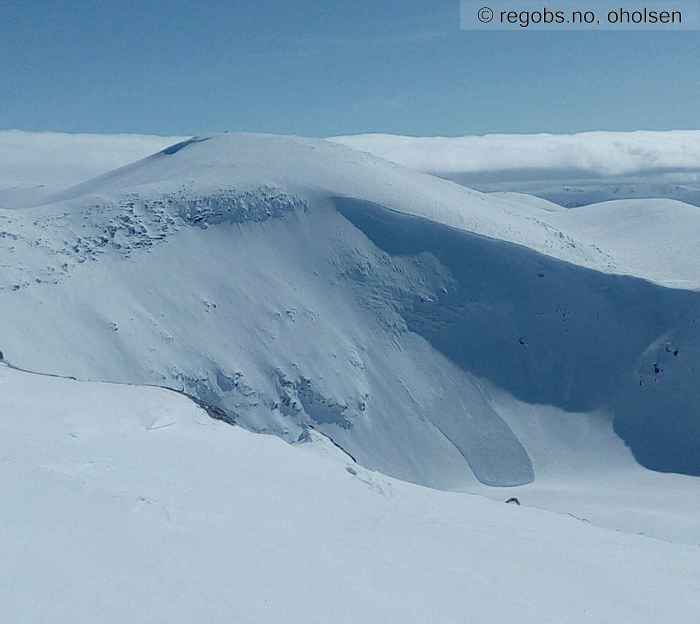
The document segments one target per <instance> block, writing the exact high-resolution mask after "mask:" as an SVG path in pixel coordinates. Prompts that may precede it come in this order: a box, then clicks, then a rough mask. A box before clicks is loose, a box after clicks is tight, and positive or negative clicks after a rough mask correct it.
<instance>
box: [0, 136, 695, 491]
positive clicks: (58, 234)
mask: <svg viewBox="0 0 700 624" xmlns="http://www.w3.org/2000/svg"><path fill="white" fill-rule="evenodd" d="M601 210H602V209H601ZM689 210H690V209H686V207H682V208H679V209H678V211H677V218H678V222H677V225H678V228H677V235H678V237H679V239H682V238H683V236H690V234H689V233H688V232H691V233H692V229H689V224H691V223H695V222H696V221H694V219H696V217H695V213H691V212H690V211H689ZM561 212H562V211H559V210H556V209H555V208H553V207H552V206H551V205H550V204H546V203H543V202H535V201H528V202H518V201H517V197H516V198H514V197H513V196H510V195H506V196H488V195H483V194H481V193H478V192H475V191H470V190H468V189H465V188H463V187H460V186H458V185H456V184H453V183H451V182H447V181H445V180H441V179H438V178H435V177H432V176H429V175H425V174H420V173H416V172H413V171H409V170H407V169H403V168H401V167H399V166H397V165H393V164H391V163H388V162H386V161H382V160H379V159H377V158H375V157H372V156H370V155H369V154H365V153H361V152H357V151H354V150H352V149H350V148H347V147H344V146H341V145H337V144H333V143H330V142H326V141H318V140H306V139H301V138H294V137H276V136H260V135H226V136H217V137H212V138H209V139H198V140H194V141H186V142H184V143H182V144H179V145H178V146H176V147H173V148H168V149H166V150H164V151H163V152H160V153H158V154H155V155H153V156H151V157H149V158H146V159H145V160H142V161H139V162H137V163H135V164H132V165H129V166H127V167H124V168H122V169H118V170H115V171H113V172H111V173H109V174H106V175H104V176H101V177H99V178H96V179H94V180H92V181H89V182H87V183H84V184H81V185H79V186H77V187H73V188H72V189H69V190H67V191H64V192H62V193H61V194H60V195H56V196H54V197H53V199H52V203H49V204H46V205H44V206H41V207H36V208H27V209H24V210H22V211H2V212H0V263H1V269H0V299H1V305H0V320H2V326H3V331H2V334H1V335H0V348H1V349H2V350H3V351H4V353H5V356H6V358H8V360H9V361H11V362H12V363H13V364H15V365H18V366H23V367H26V368H30V369H34V370H41V371H45V372H54V373H60V374H63V375H73V376H77V377H80V378H84V379H102V380H112V381H121V382H132V383H150V384H158V385H165V386H170V387H175V388H180V389H184V390H185V391H186V392H188V393H190V394H192V395H194V396H196V397H198V398H199V399H201V400H202V401H205V402H207V403H210V404H212V405H216V406H218V407H220V408H221V409H223V410H225V412H226V414H227V418H228V419H229V420H231V421H236V422H239V423H240V424H242V425H244V426H246V427H248V428H250V429H252V430H254V431H265V432H271V433H275V434H277V435H280V436H282V437H284V438H285V439H287V440H290V441H294V440H297V439H305V438H306V437H308V436H309V431H310V430H313V429H315V430H318V431H320V432H322V433H323V434H324V435H326V436H327V437H329V438H330V439H332V440H333V441H334V442H335V443H336V444H338V445H339V446H340V447H342V448H343V449H344V450H345V451H346V452H347V453H348V454H350V455H352V456H353V457H355V458H356V459H357V460H358V461H359V462H360V463H361V464H363V465H365V466H368V467H370V468H373V469H377V470H381V471H383V472H385V473H387V474H390V475H393V476H397V477H401V478H404V479H407V480H410V481H415V482H418V483H422V484H427V485H433V486H439V487H444V488H465V487H471V486H474V485H475V483H476V482H475V480H474V477H476V479H477V480H478V481H480V482H482V483H484V484H488V485H522V484H525V483H528V482H531V481H532V480H533V479H535V478H538V477H544V476H547V475H548V474H550V473H551V471H553V470H554V471H556V470H558V468H556V466H559V465H560V464H561V461H563V452H559V451H557V448H559V442H560V440H561V439H562V438H565V437H566V436H567V435H569V434H567V433H566V431H564V430H563V429H557V428H556V427H554V428H543V429H542V430H541V431H540V432H539V434H536V435H535V434H533V432H532V431H531V430H528V435H527V436H526V437H527V440H525V437H524V436H523V434H522V433H520V434H519V433H517V431H518V426H519V418H520V416H519V414H520V413H521V410H520V408H518V407H517V406H518V405H527V406H533V409H535V410H537V409H538V408H537V406H541V409H543V410H544V409H552V410H554V411H555V413H559V414H561V415H562V422H566V423H572V421H571V419H568V418H566V417H565V416H566V415H567V414H573V413H575V414H577V415H578V418H580V419H581V420H582V421H587V420H589V419H593V420H594V421H595V423H596V427H597V429H596V430H597V431H599V433H600V435H601V436H602V437H603V438H604V439H605V440H609V441H610V444H608V445H604V447H601V448H599V449H586V451H587V453H588V455H587V457H588V460H587V463H586V466H589V467H592V466H600V465H610V466H613V465H617V464H616V463H615V462H616V461H617V460H615V461H614V460H613V458H611V457H610V454H609V453H608V452H607V451H608V450H610V449H613V448H614V449H615V452H616V453H617V454H618V455H619V456H620V458H619V461H621V462H623V463H624V464H625V466H633V465H634V464H633V462H632V460H631V458H630V457H629V456H628V455H627V453H626V451H625V450H624V448H622V447H621V446H619V445H618V446H615V444H614V442H615V440H616V438H615V433H614V432H617V434H618V435H620V436H622V438H623V439H624V441H625V442H626V443H627V444H628V445H629V446H630V448H631V450H632V452H633V453H634V455H635V456H636V458H637V459H638V460H639V461H640V462H642V463H643V464H644V465H646V466H648V467H651V468H655V469H659V470H663V471H680V472H685V473H688V474H700V454H699V453H698V443H699V440H700V423H699V422H698V419H697V412H698V406H700V394H699V391H698V390H697V384H696V383H695V374H696V373H695V371H696V370H697V366H698V364H699V363H700V358H699V355H698V354H699V352H700V350H699V347H700V344H699V343H700V341H699V340H698V326H697V324H696V323H697V319H698V318H700V295H698V293H696V292H695V291H693V290H690V289H689V288H690V287H693V288H694V287H695V286H696V285H697V279H698V277H697V276H698V273H697V272H696V271H695V269H696V268H697V263H698V259H697V257H695V256H692V257H691V256H690V255H689V257H680V255H679V257H678V258H677V262H676V259H674V262H676V264H674V265H673V266H672V267H671V268H668V270H667V268H665V267H659V266H657V264H658V263H655V262H653V261H652V262H646V261H645V260H644V258H643V256H642V255H640V254H638V253H636V252H635V250H634V249H632V248H631V247H629V245H627V246H626V245H623V244H622V243H621V242H620V238H621V237H619V236H617V237H616V235H615V234H614V233H612V234H610V235H609V236H608V237H606V238H605V239H604V240H603V241H602V242H601V243H600V244H599V243H598V240H597V238H596V236H597V234H596V235H595V236H594V235H593V234H591V232H595V219H594V215H592V214H591V215H589V216H588V217H587V218H582V219H581V223H582V224H583V225H581V223H579V222H578V221H576V216H575V215H573V214H572V215H568V214H567V215H566V218H565V217H564V216H562V215H560V213H561ZM581 214H582V215H583V217H586V215H585V213H581ZM674 214H675V213H674ZM669 228H671V229H673V226H669ZM641 231H644V232H646V233H647V234H649V236H652V235H653V233H654V231H655V230H654V229H653V228H647V229H644V228H641V229H640V232H641ZM674 231H676V230H674ZM645 236H646V234H645ZM684 240H685V239H684ZM647 242H648V241H647V240H646V239H644V237H642V236H640V237H639V238H638V241H637V244H638V245H639V246H641V247H643V246H645V245H646V244H647ZM603 243H604V244H605V245H604V244H603ZM683 245H684V246H683V249H685V250H688V249H691V242H690V241H689V239H688V240H685V242H683ZM618 247H619V248H620V253H619V254H618V252H617V250H618ZM667 257H668V256H667ZM679 277H680V278H682V280H684V281H683V282H682V284H683V286H684V287H688V288H682V289H681V288H670V287H669V285H671V284H669V283H667V280H668V279H671V278H673V279H672V281H673V280H675V279H677V278H679ZM640 278H647V279H654V280H656V283H653V282H651V281H645V280H644V279H640ZM522 413H529V412H528V411H527V410H522ZM571 427H574V424H571ZM564 429H566V427H564ZM571 430H572V429H569V433H570V431H571ZM580 444H584V442H583V441H582V442H581V443H580ZM579 447H580V445H579ZM562 448H564V447H562ZM579 450H581V449H580V448H579ZM558 452H559V453H560V456H559V459H560V460H561V461H557V462H554V461H544V460H543V458H544V457H549V458H550V460H551V455H552V454H556V453H558Z"/></svg>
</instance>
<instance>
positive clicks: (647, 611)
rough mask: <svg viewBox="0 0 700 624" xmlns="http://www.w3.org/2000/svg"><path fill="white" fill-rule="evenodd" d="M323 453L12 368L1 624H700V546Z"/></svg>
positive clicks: (125, 393)
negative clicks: (422, 482) (439, 487)
mask: <svg viewBox="0 0 700 624" xmlns="http://www.w3.org/2000/svg"><path fill="white" fill-rule="evenodd" d="M313 435H314V436H315V435H316V434H313ZM323 451H324V447H323V446H319V445H317V444H315V445H303V446H301V447H297V448H292V447H290V446H288V445H286V444H284V443H283V442H281V441H280V440H278V439H276V438H274V437H272V436H259V435H254V434H251V433H249V432H246V431H243V430H242V429H241V428H239V427H231V426H229V425H227V424H225V423H222V422H219V421H216V420H212V419H211V418H209V417H208V416H207V414H206V413H205V412H204V411H203V410H200V409H198V408H197V407H195V406H194V405H193V404H192V403H191V402H190V401H189V400H188V399H186V398H185V397H182V396H178V395H176V394H174V393H171V392H166V391H164V390H161V389H156V388H139V387H125V386H114V385H109V384H95V383H85V382H75V381H67V380H62V379H49V378H46V377H39V376H36V375H29V374H26V373H21V372H18V371H13V370H10V369H9V368H7V367H6V366H2V365H0V467H1V469H0V490H1V491H2V510H3V511H2V514H1V516H0V567H1V568H2V570H3V582H2V583H0V619H1V620H2V621H3V622H12V623H13V624H30V623H31V624H36V623H37V622H62V623H63V622H66V623H67V622H70V623H71V624H93V623H94V622H100V623H103V624H123V623H124V622H129V623H130V624H142V623H143V624H146V623H149V624H150V623H152V622H168V623H169V624H179V623H183V624H184V623H186V624H191V623H192V622H207V623H208V624H217V623H227V624H228V623H231V622H236V623H244V622H246V623H247V622H250V623H256V624H266V623H275V624H276V623H279V622H288V623H290V624H296V623H304V624H306V623H318V624H325V623H328V622H334V623H338V624H342V623H347V624H355V623H356V622H363V623H368V624H374V623H377V624H378V623H380V622H405V623H412V622H415V623H418V624H425V623H426V622H433V623H435V624H452V623H456V622H465V621H468V622H511V621H513V622H522V623H525V624H527V623H531V622H532V623H536V624H541V623H542V622H569V623H571V624H579V623H580V624H584V623H585V624H594V623H596V624H597V623H599V624H604V623H605V624H607V623H609V622H634V623H635V624H645V623H648V624H656V623H658V622H665V621H670V622H690V621H693V618H694V617H695V615H696V614H697V613H698V611H700V592H698V587H700V558H699V557H698V552H699V551H698V547H697V546H686V545H681V544H673V543H668V542H664V541H661V540H652V539H649V538H645V537H640V536H637V535H629V534H624V533H620V532H616V531H611V530H605V529H600V528H596V527H593V526H591V525H589V524H586V523H583V522H580V521H578V520H576V519H574V518H571V517H568V516H559V515H555V514H551V513H547V512H543V511H538V510H535V509H527V508H525V507H516V506H513V505H505V504H503V503H502V502H499V503H494V502H491V501H487V500H485V499H483V498H480V497H477V496H468V495H464V494H454V493H446V492H438V491H435V490H430V489H427V488H421V487H416V486H414V485H410V484H407V483H404V482H401V481H396V480H393V479H390V478H387V477H384V476H383V475H380V474H378V473H374V472H371V471H368V470H366V469H363V468H361V467H359V466H357V465H356V464H354V463H353V462H352V461H351V460H349V459H347V458H344V456H343V455H342V454H341V453H339V452H337V451H335V449H334V448H333V447H332V446H330V445H328V446H327V447H325V452H323Z"/></svg>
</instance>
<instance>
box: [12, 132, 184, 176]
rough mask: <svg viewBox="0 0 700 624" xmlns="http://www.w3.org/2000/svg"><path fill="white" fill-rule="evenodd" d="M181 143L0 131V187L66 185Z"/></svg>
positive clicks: (143, 137)
mask: <svg viewBox="0 0 700 624" xmlns="http://www.w3.org/2000/svg"><path fill="white" fill-rule="evenodd" d="M180 140H182V138H181V137H163V136H153V135H140V134H65V133H60V132H22V131H20V130H2V131H0V188H3V187H5V188H7V187H13V186H20V187H21V186H33V185H40V184H43V185H48V186H53V185H55V186H67V185H71V184H77V183H78V182H82V181H84V180H86V179H89V178H92V177H94V176H96V175H100V174H102V173H106V172H107V171H111V170H112V169H116V168H117V167H121V166H123V165H126V164H128V163H130V162H133V161H135V160H139V159H140V158H144V157H146V156H148V155H150V154H153V153H154V152H157V151H159V150H161V149H163V148H164V147H166V146H168V145H172V144H173V143H176V142H177V141H180Z"/></svg>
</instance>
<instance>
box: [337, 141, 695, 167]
mask: <svg viewBox="0 0 700 624" xmlns="http://www.w3.org/2000/svg"><path fill="white" fill-rule="evenodd" d="M332 140H333V141H337V142H339V143H343V144H345V145H349V146H351V147H354V148H357V149H361V150H364V151H368V152H371V153H372V154H374V155H376V156H380V157H382V158H385V159H387V160H391V161H393V162H396V163H398V164H401V165H404V166H407V167H410V168H411V169H417V170H419V171H427V172H431V173H439V174H458V173H464V174H482V173H490V172H511V173H512V172H516V171H533V170H535V171H536V170H539V171H547V170H550V171H562V172H567V173H575V174H578V175H592V176H617V175H634V174H640V173H646V172H666V171H669V172H670V171H687V170H695V169H700V131H699V130H674V131H668V132H645V131H639V132H584V133H580V134H562V135H552V134H523V135H508V134H491V135H485V136H465V137H406V136H396V135H389V134H364V135H354V136H342V137H334V138H333V139H332Z"/></svg>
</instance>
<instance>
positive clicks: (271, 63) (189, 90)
mask: <svg viewBox="0 0 700 624" xmlns="http://www.w3.org/2000/svg"><path fill="white" fill-rule="evenodd" d="M0 68H1V72H0V128H22V129H27V130H39V129H50V130H64V131H70V132H78V131H80V132H148V133H159V134H191V133H202V132H212V131H223V130H230V131H236V130H248V131H261V132H281V133H297V134H305V135H315V136H327V135H332V134H349V133H358V132H392V133H402V134H413V135H434V134H443V135H460V134H472V133H487V132H574V131H581V130H592V129H607V130H633V129H670V128H687V129H690V128H693V129H695V128H700V33H698V32H678V31H675V32H668V33H665V32H664V33H659V32H641V31H640V32H631V33H628V32H556V33H551V32H544V33H543V32H532V31H531V32H473V31H472V32H463V31H460V30H459V3H458V0H390V1H389V0H354V1H350V0H348V1H343V2H339V1H336V0H314V1H307V0H255V1H248V0H240V1H239V0H221V1H220V0H201V1H200V2H191V1H186V0H162V1H161V2H151V1H149V0H141V1H133V0H111V1H103V2H100V1H97V0H95V1H93V2H71V1H63V2H58V1H55V0H54V1H53V2H45V1H43V0H20V1H13V0H11V1H7V0H0Z"/></svg>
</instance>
